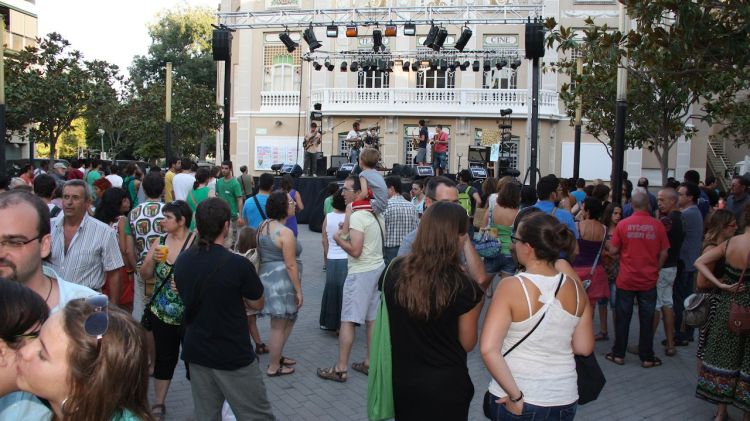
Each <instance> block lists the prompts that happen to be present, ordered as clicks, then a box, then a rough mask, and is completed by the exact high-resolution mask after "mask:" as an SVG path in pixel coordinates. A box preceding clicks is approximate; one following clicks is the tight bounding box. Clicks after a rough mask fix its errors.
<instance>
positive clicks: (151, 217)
mask: <svg viewBox="0 0 750 421" xmlns="http://www.w3.org/2000/svg"><path fill="white" fill-rule="evenodd" d="M163 208H164V203H161V202H152V201H147V202H143V203H141V204H139V205H138V206H136V207H134V208H133V210H131V211H130V215H128V221H129V224H127V225H126V226H125V234H128V235H132V236H133V237H135V248H136V251H137V252H138V259H137V260H138V262H137V264H138V266H140V265H141V264H142V263H143V259H144V258H145V257H146V254H148V250H149V248H150V247H151V242H153V241H154V240H155V239H157V238H160V237H161V236H162V235H163V234H164V229H163V228H162V227H161V221H162V220H163V219H164V214H163V213H162V209H163Z"/></svg>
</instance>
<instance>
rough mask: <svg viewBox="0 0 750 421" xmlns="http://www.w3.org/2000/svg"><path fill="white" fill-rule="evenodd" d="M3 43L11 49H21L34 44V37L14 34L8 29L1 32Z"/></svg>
mask: <svg viewBox="0 0 750 421" xmlns="http://www.w3.org/2000/svg"><path fill="white" fill-rule="evenodd" d="M3 44H4V45H5V47H6V48H8V49H9V50H13V51H22V50H23V49H24V48H26V46H29V45H36V39H35V38H33V37H27V36H23V35H20V34H16V33H13V32H10V31H5V32H3Z"/></svg>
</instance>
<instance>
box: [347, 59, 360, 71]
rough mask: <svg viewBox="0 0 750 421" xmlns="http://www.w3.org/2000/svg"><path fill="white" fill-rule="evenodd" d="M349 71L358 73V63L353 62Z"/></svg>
mask: <svg viewBox="0 0 750 421" xmlns="http://www.w3.org/2000/svg"><path fill="white" fill-rule="evenodd" d="M349 70H351V71H352V72H356V71H358V70H359V63H357V62H356V61H353V62H352V64H351V66H349Z"/></svg>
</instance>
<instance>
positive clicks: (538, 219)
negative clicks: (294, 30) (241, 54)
mask: <svg viewBox="0 0 750 421" xmlns="http://www.w3.org/2000/svg"><path fill="white" fill-rule="evenodd" d="M357 159H358V161H359V167H360V168H362V170H363V171H362V172H361V173H360V174H357V175H352V176H349V177H348V178H346V180H344V181H343V185H339V184H337V183H332V184H331V186H329V188H328V197H327V198H326V199H325V201H324V207H323V211H322V212H323V213H324V220H323V224H322V233H321V241H322V245H323V247H322V250H323V256H322V258H323V261H324V267H325V269H324V271H325V273H324V274H320V275H315V274H313V275H311V274H306V277H307V278H310V277H313V278H314V277H315V276H320V279H321V281H324V282H325V287H324V289H323V294H322V297H316V298H315V299H316V300H317V299H320V300H321V306H320V315H319V321H320V323H319V324H320V328H321V329H322V330H324V331H330V332H335V333H336V334H337V335H338V352H337V356H336V359H335V360H334V361H331V364H330V365H327V366H325V367H320V368H318V369H317V371H316V372H317V375H318V376H319V377H320V379H321V381H322V380H328V381H335V382H346V381H347V380H348V378H349V375H350V369H351V370H353V371H356V372H358V373H361V375H369V368H370V355H369V353H367V354H365V355H362V356H353V355H352V349H353V343H354V340H355V336H356V335H355V332H356V328H357V327H364V328H365V329H366V331H367V332H366V333H367V334H366V338H367V343H368V349H369V347H370V346H369V345H370V341H371V333H372V329H373V326H374V324H375V323H376V321H377V311H378V307H379V304H380V299H381V291H382V297H384V299H385V303H386V304H387V312H388V315H389V318H390V321H391V322H390V336H391V344H392V361H393V366H392V369H393V380H392V381H393V397H394V404H395V416H396V419H400V420H410V419H426V418H436V419H467V418H468V417H469V404H470V402H471V400H472V397H473V396H474V392H475V389H474V388H475V385H474V384H473V382H472V380H471V377H470V376H469V372H468V368H467V365H466V360H467V353H468V352H470V351H471V350H472V349H474V348H475V347H476V346H477V344H479V349H480V352H481V356H482V359H483V361H484V363H485V365H486V368H487V371H488V372H489V374H490V375H491V378H492V379H491V381H490V383H489V384H488V385H486V387H485V385H482V387H481V388H482V389H486V390H487V391H488V394H487V396H488V401H487V402H488V407H487V408H486V409H487V413H486V415H487V416H488V417H489V418H491V419H494V420H505V419H515V417H518V416H527V417H532V416H537V417H546V418H545V419H560V420H569V419H573V418H574V417H575V414H576V410H577V406H578V399H579V393H578V384H577V379H578V377H577V373H576V363H575V361H574V355H578V356H589V355H591V354H592V352H593V349H594V344H595V342H596V341H612V347H611V352H608V353H607V354H606V355H605V359H606V360H607V361H610V362H612V363H614V364H616V365H625V364H626V356H627V354H628V353H632V354H635V355H637V356H638V359H639V361H640V366H641V367H643V368H647V369H648V368H654V367H658V366H660V365H662V364H664V363H665V362H664V361H662V359H661V358H660V357H661V356H662V353H660V352H656V351H655V346H654V336H655V331H656V329H657V328H658V326H659V325H660V324H662V325H663V328H664V333H665V338H666V339H665V340H664V341H663V343H662V345H663V347H664V348H663V355H664V356H666V357H672V356H674V355H676V354H677V352H678V351H677V349H678V348H680V347H685V346H688V345H689V344H690V343H691V342H693V341H695V336H696V335H695V332H694V330H696V328H697V330H698V331H699V332H698V341H697V355H696V356H697V369H698V388H697V392H696V394H697V396H699V397H701V398H703V399H706V400H707V401H709V402H712V403H715V404H717V405H718V409H717V413H716V418H717V419H726V416H727V406H728V405H735V406H737V407H738V408H740V409H741V410H743V411H746V414H747V413H749V412H750V398H748V396H747V393H746V391H747V390H748V389H750V380H748V379H747V375H745V374H743V373H748V372H750V366H749V364H750V363H748V361H750V348H748V345H747V343H749V342H748V341H746V340H745V339H746V338H744V337H743V336H742V335H738V334H735V333H732V332H731V331H730V330H729V329H728V328H727V326H728V324H729V321H730V317H732V316H731V315H730V313H732V312H734V311H735V310H733V309H735V308H736V307H737V306H748V305H750V291H748V289H747V288H746V287H745V279H744V278H743V275H744V270H745V268H747V266H748V264H749V263H748V259H749V258H750V256H749V255H748V250H750V231H746V230H745V227H746V226H748V224H750V205H747V202H748V199H747V195H748V187H749V184H750V181H749V180H748V179H747V178H743V177H739V176H738V177H735V178H734V179H733V181H732V187H731V190H730V192H728V194H724V195H722V194H721V193H720V192H719V191H717V189H716V187H715V186H714V185H712V183H711V181H712V180H707V182H706V183H700V179H699V175H698V173H697V172H695V171H692V170H691V171H688V172H687V173H686V174H685V175H684V180H683V181H682V182H678V181H676V180H674V179H670V181H669V182H668V183H667V185H665V186H663V187H662V188H660V189H658V191H657V194H653V192H652V191H650V190H649V186H648V180H647V179H645V178H642V179H640V180H639V181H638V183H637V185H636V186H633V185H632V184H631V183H630V182H629V181H627V175H625V180H626V182H625V184H624V186H623V191H622V192H612V191H611V190H610V188H609V187H608V185H607V184H606V183H604V182H600V181H593V182H591V183H588V184H587V183H586V181H584V180H567V179H561V178H558V177H556V176H554V175H548V176H545V177H542V178H541V179H540V180H539V182H538V183H537V185H536V186H523V185H521V184H520V183H519V182H518V181H517V180H516V179H514V178H512V177H502V178H500V179H495V178H489V179H487V180H484V181H483V182H482V183H481V185H480V184H479V183H473V181H474V180H472V178H471V174H470V173H469V172H468V171H462V172H461V173H460V174H458V175H457V181H453V180H452V179H450V178H448V177H445V176H436V177H432V178H429V179H426V180H424V179H419V180H414V181H413V182H412V183H411V185H410V187H411V189H410V191H409V192H406V191H405V190H406V189H405V188H404V187H403V185H404V181H403V180H402V179H401V177H399V176H396V175H389V176H387V177H384V176H383V175H381V173H380V172H378V171H376V170H375V167H376V164H377V162H378V161H379V159H380V157H379V156H378V152H377V151H376V150H374V149H367V150H365V151H363V152H362V153H361V154H360V155H359V156H358V157H357ZM168 166H169V168H168V169H166V170H162V169H159V168H155V169H153V168H152V169H150V170H148V171H146V169H144V168H139V167H138V166H137V165H135V164H129V165H127V166H125V167H124V168H118V167H117V166H116V165H106V164H105V165H103V164H102V163H101V162H99V161H96V160H93V161H92V162H85V163H81V162H74V163H73V164H72V165H71V167H70V168H67V167H66V165H65V164H62V163H57V164H54V166H53V168H52V169H51V170H49V168H43V169H41V170H40V171H34V169H33V167H32V168H24V169H23V171H22V173H20V174H19V177H18V178H17V179H18V180H20V181H14V182H13V181H10V180H7V182H6V180H0V181H2V183H0V189H2V190H4V191H3V192H2V193H0V278H2V279H0V363H2V364H0V376H1V377H0V419H25V420H37V419H39V420H41V419H50V418H52V419H61V420H62V419H71V420H161V419H164V417H165V415H166V414H167V411H168V408H167V406H166V404H165V402H166V398H167V395H168V391H169V387H170V383H171V381H172V378H173V376H174V373H175V368H176V367H177V365H178V363H179V360H180V358H181V359H182V360H183V361H184V363H185V366H186V372H187V375H188V378H189V379H190V385H191V390H192V393H193V400H194V407H195V408H194V411H195V416H196V418H197V419H218V418H220V415H221V413H222V408H223V407H224V406H228V407H229V408H230V409H231V411H232V413H233V414H234V416H235V417H236V418H237V419H238V420H263V419H269V420H270V419H274V414H273V409H272V407H271V404H270V401H269V399H268V396H267V394H266V389H265V383H264V382H265V380H264V377H277V376H287V375H293V374H294V373H295V372H297V370H299V369H300V367H298V366H297V361H296V360H295V359H294V358H291V357H289V356H286V355H284V348H285V345H286V344H287V343H288V342H289V341H290V340H294V338H293V336H292V332H293V329H294V325H295V322H296V320H297V318H298V317H299V314H300V312H301V311H305V310H304V307H303V303H304V302H305V298H308V301H309V297H304V296H303V288H302V278H303V266H302V259H301V255H302V253H303V250H302V245H301V243H300V242H299V240H298V236H299V235H300V232H299V227H298V224H297V220H296V215H297V213H298V212H300V211H301V210H303V209H304V206H305V205H304V202H303V200H302V194H301V193H300V192H298V191H297V190H296V189H295V186H296V185H297V184H296V183H297V180H295V179H294V178H293V177H292V176H291V175H289V174H286V175H284V176H283V177H280V179H279V180H276V178H275V177H274V176H273V175H272V174H268V173H264V174H261V175H260V176H259V177H258V179H257V184H256V183H255V182H254V179H253V177H251V176H250V175H249V174H248V171H247V167H245V166H243V167H241V168H240V173H239V174H235V173H234V169H233V165H232V162H231V161H224V162H222V163H221V165H220V166H217V167H207V166H200V167H199V166H197V165H196V164H194V163H193V162H191V161H190V160H188V159H175V160H173V161H171V162H169V163H168ZM655 191H656V190H655ZM615 198H616V199H617V200H615ZM696 287H697V289H696ZM694 293H698V294H700V295H699V297H700V299H701V300H699V301H705V303H706V304H705V305H706V308H707V309H708V311H707V317H706V320H705V321H704V322H702V323H700V324H699V325H694V324H693V323H692V322H688V321H687V319H690V320H692V318H689V317H687V316H689V315H690V314H692V313H689V312H691V311H693V310H694V308H693V306H691V305H689V306H688V308H685V305H684V303H685V302H686V299H688V300H687V302H688V303H690V302H691V300H695V297H696V295H694ZM489 300H491V302H490V303H489V304H488V305H487V303H486V301H489ZM636 303H637V310H638V318H639V335H638V344H637V345H636V346H628V337H629V328H630V324H631V319H632V317H633V309H634V304H636ZM485 307H486V308H487V310H486V314H485V317H484V320H483V323H481V324H480V313H481V312H482V310H483V309H484V308H485ZM597 310H598V311H597ZM610 310H611V314H612V322H611V323H610V322H609V313H610ZM597 314H598V323H597V324H596V325H597V326H598V332H596V333H595V332H594V326H595V323H594V322H595V321H596V319H597V317H596V315H597ZM266 319H268V320H269V327H270V329H268V330H267V338H266V340H265V341H263V340H262V339H261V335H260V333H259V329H258V323H259V321H265V320H266ZM611 326H614V329H613V330H614V334H613V335H611V333H612V329H610V327H611ZM480 331H481V335H480ZM532 333H533V334H532ZM611 336H613V338H611ZM261 354H268V360H267V361H268V364H267V365H266V366H265V367H261V366H260V362H259V358H258V355H261ZM263 374H265V376H264V375H263ZM355 375H360V374H355ZM150 377H151V378H153V398H152V400H151V402H149V400H148V397H147V392H148V389H149V378H150ZM114 378H116V379H118V381H117V382H112V381H111V379H114ZM123 384H127V385H128V387H121V386H122V385H123Z"/></svg>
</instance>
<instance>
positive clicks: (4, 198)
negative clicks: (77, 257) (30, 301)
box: [0, 190, 96, 420]
mask: <svg viewBox="0 0 750 421" xmlns="http://www.w3.org/2000/svg"><path fill="white" fill-rule="evenodd" d="M50 229H51V227H50V219H49V209H48V208H47V205H46V204H45V203H44V202H43V201H42V200H41V199H40V198H38V197H36V196H34V195H32V194H30V193H27V192H23V191H19V190H13V191H8V192H3V193H1V194H0V278H5V279H8V280H12V281H16V282H18V283H20V284H22V285H24V286H26V287H28V288H29V289H31V290H32V291H34V292H35V293H37V294H39V296H40V297H42V298H43V299H44V300H45V302H46V303H47V306H48V307H49V308H50V314H52V313H55V312H57V311H59V310H61V309H62V308H63V307H65V304H67V302H68V301H71V300H74V299H78V298H84V297H90V296H93V295H95V294H96V293H95V292H94V291H93V290H91V289H90V288H87V287H85V286H82V285H77V284H74V283H72V282H67V281H65V280H64V279H62V278H61V277H60V276H59V275H58V274H57V273H55V271H54V270H53V269H52V268H51V267H49V266H44V265H43V264H42V263H43V262H42V261H43V259H45V258H47V257H48V256H49V254H50V251H51V248H52V245H51V242H52V236H51V235H50ZM35 335H36V334H30V335H29V337H30V338H31V337H35ZM45 409H46V407H44V406H43V405H42V403H41V402H40V401H39V400H38V399H37V398H36V397H34V396H33V395H31V394H29V393H25V392H14V393H10V394H7V395H5V396H3V397H0V419H2V420H5V419H7V420H29V419H41V418H39V417H38V414H40V411H41V413H46V412H48V411H45Z"/></svg>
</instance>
